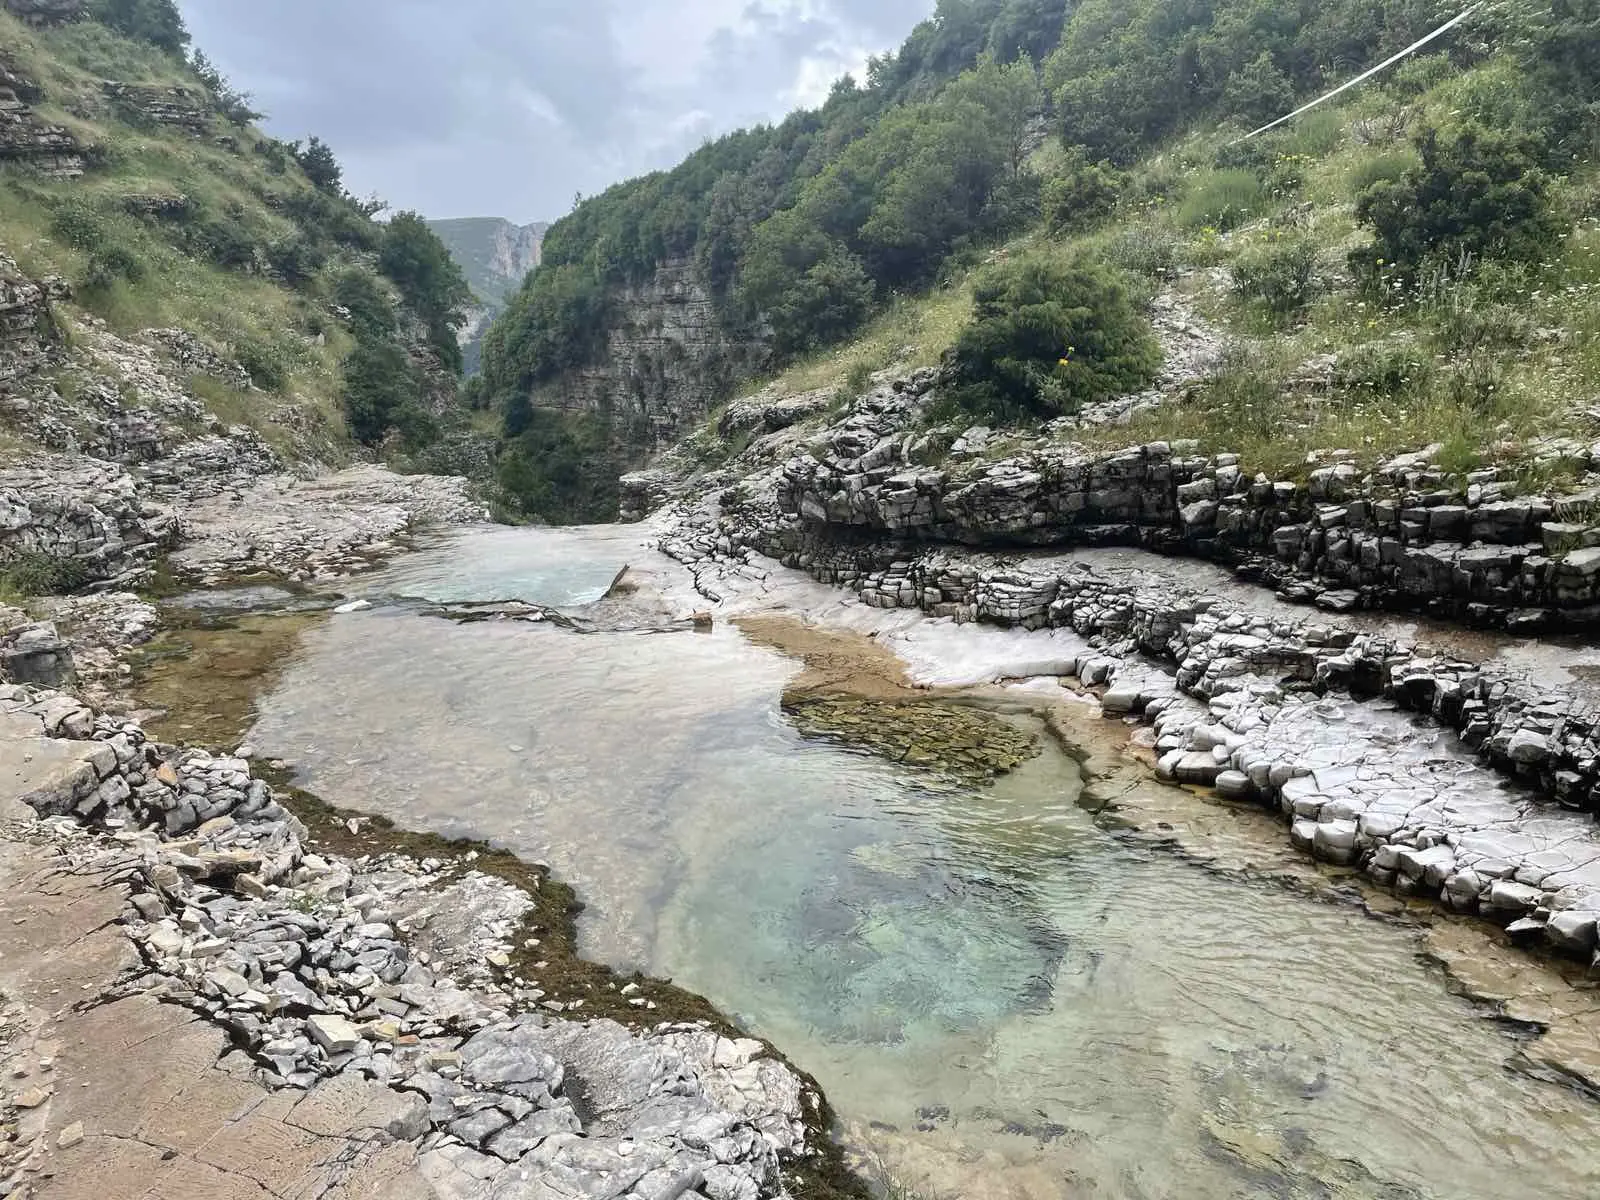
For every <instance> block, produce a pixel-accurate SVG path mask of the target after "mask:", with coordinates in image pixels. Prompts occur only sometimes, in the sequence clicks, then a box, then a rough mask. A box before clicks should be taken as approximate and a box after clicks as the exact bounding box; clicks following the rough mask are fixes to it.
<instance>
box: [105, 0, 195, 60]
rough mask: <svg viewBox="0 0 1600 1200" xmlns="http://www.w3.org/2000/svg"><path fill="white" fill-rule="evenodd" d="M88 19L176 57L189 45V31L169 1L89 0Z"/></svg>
mask: <svg viewBox="0 0 1600 1200" xmlns="http://www.w3.org/2000/svg"><path fill="white" fill-rule="evenodd" d="M89 16H91V17H92V18H94V19H95V20H96V21H99V22H100V23H101V24H102V25H108V26H110V27H111V28H112V29H115V30H116V31H117V32H118V33H120V34H122V35H123V36H124V37H129V38H132V39H133V40H134V41H139V42H149V43H150V44H151V45H152V46H156V47H159V48H160V49H162V50H165V51H166V52H167V53H168V54H173V55H176V56H178V57H179V58H182V57H183V54H184V48H185V47H187V46H188V44H189V30H188V29H187V28H186V27H185V26H184V23H183V15H182V14H181V13H179V11H178V6H177V5H176V4H174V3H173V0H93V3H91V4H90V6H89Z"/></svg>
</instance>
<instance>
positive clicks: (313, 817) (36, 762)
mask: <svg viewBox="0 0 1600 1200" xmlns="http://www.w3.org/2000/svg"><path fill="white" fill-rule="evenodd" d="M0 730H3V736H0V779H3V781H4V784H5V787H6V789H7V792H8V795H11V796H14V797H15V799H14V800H12V801H11V802H10V804H9V807H8V808H7V810H6V826H5V842H4V847H5V849H6V853H5V854H4V855H3V856H0V857H3V858H4V859H5V862H6V865H7V867H8V868H9V869H8V871H7V874H8V876H9V877H10V879H9V883H10V887H9V888H8V894H9V896H10V897H11V899H10V900H9V902H8V903H9V905H10V907H11V909H12V911H14V912H19V913H23V914H24V915H22V916H19V917H18V918H16V920H15V926H16V927H18V928H19V929H20V928H21V927H25V926H28V925H29V924H30V923H34V924H35V927H34V928H29V929H26V930H25V933H26V936H27V937H28V938H33V939H37V940H34V941H31V942H28V943H26V944H19V941H20V940H21V939H22V938H23V936H24V935H23V933H19V932H18V930H17V929H13V930H12V931H11V932H10V933H9V935H8V936H7V937H6V938H5V939H4V940H6V941H9V942H10V945H9V946H7V947H6V950H7V954H6V961H7V963H8V964H9V965H8V966H7V968H6V969H5V971H4V972H3V975H0V988H3V990H4V992H5V994H6V996H7V997H8V998H10V999H11V1002H12V1006H13V1007H12V1012H13V1015H15V1016H16V1017H17V1018H19V1021H18V1025H17V1028H18V1029H20V1028H22V1027H26V1028H27V1030H28V1036H27V1038H26V1039H23V1038H21V1037H20V1036H19V1037H13V1038H11V1039H9V1040H8V1043H7V1045H6V1052H7V1054H8V1055H9V1056H10V1058H11V1060H12V1061H13V1062H15V1063H17V1064H19V1065H18V1066H17V1067H16V1069H15V1070H14V1071H13V1080H14V1083H15V1086H13V1087H12V1088H11V1089H10V1091H9V1093H8V1097H7V1103H6V1115H7V1118H8V1122H7V1124H6V1125H5V1127H4V1128H5V1129H6V1131H7V1133H8V1138H7V1140H6V1142H5V1144H4V1147H3V1154H4V1158H3V1168H4V1171H5V1176H4V1181H3V1183H0V1186H3V1187H4V1188H5V1189H6V1192H5V1194H7V1195H17V1196H23V1195H37V1196H39V1197H49V1196H54V1195H62V1196H66V1195H78V1194H81V1192H82V1189H83V1188H85V1187H86V1186H89V1181H90V1180H91V1179H98V1180H100V1181H101V1182H100V1183H99V1184H98V1185H96V1186H97V1188H98V1193H99V1194H101V1195H109V1196H124V1195H125V1196H146V1195H148V1196H181V1195H188V1194H191V1193H193V1194H201V1191H202V1190H204V1189H205V1188H207V1187H208V1186H209V1187H211V1188H215V1189H218V1190H216V1191H215V1192H214V1193H212V1192H208V1193H207V1194H230V1195H231V1194H235V1193H236V1192H237V1193H238V1194H241V1195H242V1194H245V1193H244V1190H242V1189H247V1188H249V1187H251V1186H260V1187H263V1188H266V1189H267V1190H269V1191H274V1192H276V1191H280V1190H282V1189H283V1188H285V1187H297V1188H301V1189H304V1188H307V1187H310V1188H313V1189H317V1190H318V1194H321V1191H322V1190H326V1189H328V1188H336V1189H341V1194H349V1195H357V1194H361V1195H385V1196H389V1195H407V1196H413V1195H414V1196H418V1197H423V1196H430V1197H432V1196H437V1197H463V1198H466V1197H480V1196H481V1197H487V1196H491V1195H494V1196H500V1195H511V1194H515V1195H519V1196H530V1197H533V1196H540V1197H543V1196H548V1197H552V1198H553V1197H562V1196H575V1195H584V1196H597V1195H600V1196H637V1197H651V1198H655V1197H660V1196H665V1195H671V1196H683V1195H695V1194H701V1195H705V1196H709V1197H713V1198H719V1200H720V1198H728V1200H732V1198H739V1200H753V1198H754V1197H758V1196H767V1195H771V1194H774V1193H775V1192H776V1191H777V1190H778V1189H779V1187H780V1179H781V1178H782V1176H783V1173H784V1171H785V1168H786V1164H790V1163H793V1162H795V1161H796V1160H799V1159H803V1158H805V1157H806V1155H807V1153H808V1142H809V1143H810V1147H809V1148H810V1150H813V1151H814V1150H817V1149H819V1147H818V1146H817V1145H816V1143H817V1141H818V1131H819V1130H820V1128H821V1127H822V1123H823V1116H822V1114H823V1108H822V1102H821V1098H820V1097H819V1096H818V1095H817V1094H816V1092H815V1091H814V1090H812V1088H811V1087H810V1085H809V1084H808V1083H807V1082H806V1081H804V1080H803V1079H802V1078H801V1077H800V1076H798V1075H796V1074H795V1073H794V1072H793V1071H792V1070H791V1069H789V1068H788V1067H787V1066H786V1065H784V1064H783V1063H782V1062H781V1061H779V1060H777V1059H775V1058H774V1057H772V1055H771V1053H770V1051H769V1050H768V1048H767V1047H766V1046H765V1045H764V1044H762V1043H761V1042H758V1041H754V1040H751V1039H748V1038H740V1037H738V1036H737V1035H733V1036H728V1030H727V1027H726V1025H725V1024H723V1023H721V1022H719V1021H712V1020H707V1019H704V1018H702V1019H699V1020H693V1021H685V1020H681V1019H678V1020H672V1019H663V1018H664V1016H665V1015H666V1013H668V1012H670V1011H671V1010H675V1009H683V1008H685V1007H687V1008H688V1009H689V1010H690V1011H694V1010H695V1008H696V1005H697V1002H695V1001H693V1000H692V998H689V999H688V1001H687V1003H686V1001H685V999H684V998H682V997H681V996H680V995H679V994H677V993H675V992H674V991H673V989H670V988H667V987H665V986H664V985H659V984H654V983H651V982H649V981H643V980H632V981H625V980H621V979H617V978H613V977H609V976H608V975H607V974H606V973H605V972H603V971H599V970H588V971H576V972H575V971H574V969H573V965H572V963H571V962H570V961H568V960H570V959H571V958H572V949H571V946H570V936H571V935H570V930H569V929H568V928H566V926H567V923H568V922H569V921H570V915H569V913H568V911H567V910H568V908H569V907H570V903H571V901H570V895H569V894H568V893H566V892H565V890H564V889H560V888H559V887H558V886H557V885H554V884H553V883H551V881H549V880H548V878H547V877H546V876H545V875H544V874H543V873H541V872H538V871H535V870H532V869H527V868H522V869H520V870H519V869H517V868H516V866H515V864H514V860H510V859H509V858H508V856H504V855H495V854H491V853H490V852H488V851H487V850H484V849H482V848H472V847H467V846H462V845H452V844H448V843H443V842H438V841H437V840H433V841H431V842H430V841H428V840H427V839H421V840H410V841H408V840H407V839H405V838H404V837H403V836H397V837H395V838H388V837H386V835H385V832H384V831H385V829H386V826H382V825H380V826H379V827H378V828H376V829H372V830H371V831H370V832H368V830H367V829H366V828H364V827H368V826H370V825H371V822H370V820H363V819H360V818H356V817H353V816H351V817H346V816H342V815H340V814H337V813H334V812H330V811H328V810H325V809H323V808H321V807H319V806H315V805H311V806H310V807H309V808H308V809H305V810H304V811H306V814H307V816H308V818H309V819H310V822H311V825H312V827H313V828H317V827H319V826H320V827H322V830H323V832H322V833H321V834H320V835H319V836H318V838H317V839H316V840H317V841H318V842H328V841H337V842H341V843H344V844H345V845H346V847H347V849H349V850H355V849H362V848H366V847H369V846H370V851H369V852H367V853H361V854H353V853H345V854H340V853H332V852H328V851H326V850H322V849H321V847H320V846H319V847H318V848H316V849H314V848H313V844H312V842H313V839H312V834H311V831H310V830H309V829H308V827H307V824H306V823H305V822H302V820H301V819H300V818H299V817H297V816H295V815H294V813H293V812H292V811H291V809H292V808H294V807H296V806H297V801H296V800H294V799H291V798H289V797H285V796H284V795H282V794H281V793H279V792H278V791H277V790H276V789H275V788H274V787H273V786H271V785H270V784H268V783H267V782H266V780H265V779H263V778H260V777H259V776H258V775H257V774H256V772H255V768H254V764H253V763H252V762H251V760H250V757H249V750H248V748H245V749H244V750H242V751H241V754H240V755H239V756H234V757H216V756H213V755H212V754H209V753H206V752H203V751H197V750H189V751H184V750H180V749H178V748H177V747H174V746H170V745H162V744H158V743H155V742H152V741H150V740H149V739H148V738H147V737H146V736H145V734H144V732H143V730H142V729H141V728H140V727H139V726H137V725H135V724H132V723H130V722H127V721H124V720H121V719H119V718H112V717H107V716H104V715H101V714H98V713H96V712H94V711H93V710H92V709H89V708H88V707H86V706H85V705H83V704H82V703H80V702H79V701H77V700H75V699H74V698H72V697H70V696H67V695H64V694H61V693H58V692H52V691H48V690H42V689H37V688H30V687H26V686H16V685H13V686H11V687H8V688H6V689H4V691H3V692H0ZM298 803H299V804H307V803H309V802H308V801H306V800H304V798H302V799H301V801H299V802H298ZM330 831H333V832H330ZM335 834H336V835H337V836H335ZM364 834H365V835H366V838H367V839H370V840H368V841H364V840H363V835H364ZM17 847H32V849H31V850H18V849H15V848H17ZM319 850H321V852H319ZM425 851H432V852H431V853H427V852H425ZM547 890H553V891H554V892H555V893H556V894H555V896H554V897H553V898H547V897H546V896H545V895H544V893H545V892H546V891H547ZM552 899H553V902H552ZM41 910H45V911H44V912H41ZM40 916H47V917H48V919H49V927H48V928H44V929H41V928H38V927H37V926H38V924H39V923H38V922H37V918H38V917H40ZM107 930H113V931H114V933H113V934H112V935H111V936H109V937H108V936H106V931H107ZM84 938H87V939H89V940H90V941H91V942H92V943H93V950H94V952H93V953H92V954H89V955H82V956H80V958H79V961H78V962H77V963H76V964H75V970H74V972H73V975H72V979H73V986H72V988H71V989H70V990H71V993H72V995H73V997H74V1000H73V1001H71V1002H68V1003H67V1004H66V1005H65V1007H63V1005H62V1002H61V1000H60V999H59V988H57V989H50V988H45V987H43V986H42V983H43V982H44V980H42V979H41V975H43V976H44V977H45V979H49V978H55V979H57V980H59V979H60V976H59V975H55V976H52V975H51V970H50V966H49V964H51V963H52V962H53V961H55V960H56V959H57V958H58V957H59V956H60V955H62V954H63V953H66V952H67V949H68V948H69V947H75V946H76V945H77V944H78V940H79V939H84ZM74 953H76V951H74ZM175 1009H176V1010H182V1011H183V1012H186V1013H188V1014H191V1017H190V1018H189V1019H188V1020H187V1021H185V1020H182V1019H180V1020H177V1021H174V1020H173V1018H172V1017H171V1016H170V1015H169V1014H170V1013H172V1012H174V1011H175ZM591 1013H593V1014H594V1017H593V1019H588V1018H589V1014H591ZM607 1013H610V1014H614V1016H608V1015H605V1014H607ZM108 1014H112V1015H115V1016H116V1017H118V1018H119V1020H115V1021H113V1020H110V1019H108ZM616 1017H621V1018H623V1020H622V1021H619V1020H617V1019H616ZM128 1028H132V1029H136V1030H140V1031H141V1034H140V1035H139V1036H138V1037H137V1038H136V1039H135V1040H134V1041H133V1042H132V1043H129V1042H128V1041H127V1040H126V1038H127V1035H126V1033H125V1032H120V1031H122V1030H125V1029H128ZM211 1031H215V1032H211ZM41 1046H43V1047H45V1048H46V1049H47V1050H48V1051H49V1052H46V1053H38V1054H36V1053H35V1051H37V1050H38V1049H39V1048H40V1047H41ZM124 1046H126V1047H129V1049H131V1050H132V1051H133V1053H132V1056H131V1058H127V1057H125V1058H124V1059H123V1061H122V1062H121V1064H120V1066H119V1070H118V1073H117V1077H118V1079H119V1081H120V1082H119V1085H118V1088H119V1089H120V1090H118V1089H113V1091H112V1092H111V1093H110V1094H107V1093H106V1092H105V1091H104V1089H103V1088H102V1087H100V1086H99V1085H98V1084H95V1082H94V1081H95V1080H96V1078H97V1072H96V1071H95V1069H94V1063H95V1061H96V1060H97V1059H98V1058H100V1057H103V1056H104V1055H106V1054H109V1053H119V1047H124ZM80 1085H81V1086H80ZM136 1095H145V1096H147V1097H149V1099H147V1100H135V1099H133V1097H134V1096H136ZM241 1104H242V1105H243V1107H242V1108H241V1107H240V1106H241ZM174 1105H177V1106H180V1110H181V1111H182V1113H183V1117H182V1121H181V1125H176V1126H175V1125H173V1124H172V1120H173V1118H174V1117H176V1116H177V1115H178V1113H177V1112H176V1111H174V1110H173V1109H172V1106H174ZM207 1180H209V1181H211V1182H210V1184H209V1185H208V1184H207V1183H206V1181H207Z"/></svg>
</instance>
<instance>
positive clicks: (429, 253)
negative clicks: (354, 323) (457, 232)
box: [378, 212, 472, 374]
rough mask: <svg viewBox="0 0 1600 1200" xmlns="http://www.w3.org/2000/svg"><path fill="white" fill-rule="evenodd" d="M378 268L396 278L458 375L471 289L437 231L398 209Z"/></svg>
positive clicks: (388, 227) (386, 231)
mask: <svg viewBox="0 0 1600 1200" xmlns="http://www.w3.org/2000/svg"><path fill="white" fill-rule="evenodd" d="M378 269H379V270H381V271H382V272H383V273H384V274H385V275H387V276H388V277H389V278H390V279H391V280H393V281H394V284H395V286H396V287H398V288H399V289H400V295H401V297H402V298H404V300H405V302H406V307H408V308H410V309H411V311H412V312H414V313H416V315H417V316H418V318H419V319H421V321H422V323H423V324H424V325H426V326H427V328H428V340H429V342H430V344H431V345H432V346H433V348H434V350H435V351H437V352H438V355H439V357H440V359H441V360H442V361H443V362H444V364H445V366H446V367H448V368H449V369H450V370H452V371H454V372H456V373H457V374H459V373H460V371H461V344H460V342H459V341H458V340H457V339H456V330H457V329H459V328H460V327H461V325H462V324H463V323H464V322H465V321H466V319H467V306H468V305H469V304H471V303H472V289H471V288H470V287H468V286H467V280H466V276H464V275H463V274H462V273H461V268H460V266H459V265H458V264H457V263H456V261H455V259H453V258H451V257H450V251H448V250H447V249H445V245H444V243H443V242H441V241H440V240H439V235H438V234H436V233H434V231H433V230H432V229H430V228H429V227H428V223H427V222H426V221H425V220H423V219H422V218H421V217H420V216H418V215H417V214H416V213H414V212H402V213H397V214H396V215H395V216H394V218H393V219H392V220H390V222H389V223H388V225H386V226H385V227H384V232H383V242H382V244H381V245H380V246H379V248H378Z"/></svg>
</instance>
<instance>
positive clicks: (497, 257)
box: [428, 217, 550, 375]
mask: <svg viewBox="0 0 1600 1200" xmlns="http://www.w3.org/2000/svg"><path fill="white" fill-rule="evenodd" d="M428 225H429V227H430V228H431V229H432V230H433V231H434V233H436V234H438V235H439V240H440V241H441V242H443V243H444V244H445V248H446V249H448V250H449V251H450V257H452V258H454V259H455V260H456V263H457V265H459V266H460V268H461V273H462V274H463V275H465V276H466V277H467V283H468V284H469V285H471V287H472V294H473V295H474V296H476V297H477V298H478V301H479V305H478V307H476V308H474V309H473V310H472V311H471V312H470V313H468V314H467V323H466V324H465V325H463V326H462V327H461V332H460V337H461V348H462V351H463V354H464V357H465V359H466V368H467V374H469V375H475V374H477V370H478V356H479V352H480V346H481V345H482V342H483V335H484V334H485V333H487V332H488V331H489V326H490V325H492V324H493V323H494V319H495V318H496V317H498V316H499V315H500V314H501V313H502V312H503V311H505V306H506V300H507V299H508V298H509V297H510V296H512V295H513V294H514V293H515V292H516V290H517V289H518V288H520V287H521V286H522V281H523V280H524V279H526V278H527V277H528V272H529V271H531V270H533V269H534V268H535V267H537V266H538V265H539V263H540V257H541V252H542V251H543V249H544V235H545V231H546V230H548V229H549V228H550V225H549V222H547V221H538V222H535V223H534V224H532V225H516V224H513V223H512V222H510V221H507V220H506V219H505V218H503V217H462V218H460V219H456V220H445V221H429V222H428Z"/></svg>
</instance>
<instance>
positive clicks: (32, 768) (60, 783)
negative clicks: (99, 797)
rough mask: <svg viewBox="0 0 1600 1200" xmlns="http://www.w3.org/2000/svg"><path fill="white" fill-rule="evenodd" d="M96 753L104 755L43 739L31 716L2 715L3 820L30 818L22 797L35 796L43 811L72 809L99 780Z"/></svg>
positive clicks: (91, 745) (94, 748)
mask: <svg viewBox="0 0 1600 1200" xmlns="http://www.w3.org/2000/svg"><path fill="white" fill-rule="evenodd" d="M97 751H98V752H99V753H101V754H103V753H104V752H105V751H104V747H103V746H98V745H96V744H95V743H91V742H72V741H63V740H60V739H57V738H47V737H45V736H44V727H43V725H42V724H41V723H40V721H39V718H38V717H36V716H34V715H33V714H31V713H26V712H0V820H8V821H19V820H21V821H25V820H30V819H32V818H33V816H34V809H33V808H31V807H29V805H27V804H25V803H23V801H22V797H24V796H29V797H35V798H36V799H37V800H38V802H39V803H38V805H37V807H38V808H40V809H41V810H43V811H54V812H69V811H71V809H72V805H73V804H74V803H75V802H76V801H77V800H79V799H81V798H82V797H83V796H85V795H87V794H88V793H89V792H91V791H93V790H94V788H95V785H96V784H97V783H98V782H99V775H98V774H97V773H96V771H95V767H94V763H93V761H92V760H93V758H94V756H95V754H96V752H97Z"/></svg>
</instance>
